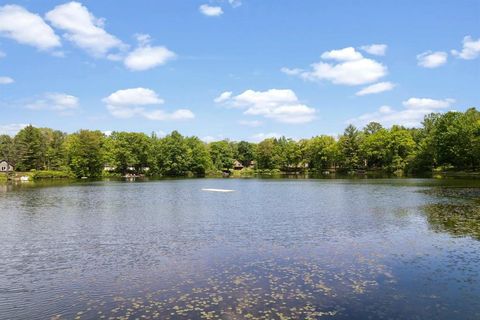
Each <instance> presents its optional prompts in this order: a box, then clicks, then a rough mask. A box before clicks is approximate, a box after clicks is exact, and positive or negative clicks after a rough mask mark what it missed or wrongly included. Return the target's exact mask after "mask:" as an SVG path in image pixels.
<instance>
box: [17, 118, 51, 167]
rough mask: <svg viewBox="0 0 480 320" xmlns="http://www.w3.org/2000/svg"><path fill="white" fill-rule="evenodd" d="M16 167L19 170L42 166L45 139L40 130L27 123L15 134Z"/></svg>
mask: <svg viewBox="0 0 480 320" xmlns="http://www.w3.org/2000/svg"><path fill="white" fill-rule="evenodd" d="M14 141H15V149H16V163H15V164H16V168H17V170H19V171H29V170H32V169H36V170H40V169H43V168H44V158H45V143H44V142H45V141H44V139H43V136H42V131H41V130H40V129H38V128H35V127H33V126H32V125H29V126H27V127H25V128H23V129H22V130H20V131H19V132H18V133H17V135H16V136H15V140H14Z"/></svg>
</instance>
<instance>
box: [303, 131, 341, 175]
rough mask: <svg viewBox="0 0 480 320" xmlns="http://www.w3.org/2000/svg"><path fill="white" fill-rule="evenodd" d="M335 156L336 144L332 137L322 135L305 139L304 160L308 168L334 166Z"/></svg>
mask: <svg viewBox="0 0 480 320" xmlns="http://www.w3.org/2000/svg"><path fill="white" fill-rule="evenodd" d="M337 157H338V146H337V142H336V141H335V139H334V138H333V137H330V136H326V135H322V136H317V137H313V138H311V139H309V140H307V141H306V144H305V160H306V161H307V162H308V167H309V168H310V169H315V170H323V169H329V168H332V167H335V165H336V161H337Z"/></svg>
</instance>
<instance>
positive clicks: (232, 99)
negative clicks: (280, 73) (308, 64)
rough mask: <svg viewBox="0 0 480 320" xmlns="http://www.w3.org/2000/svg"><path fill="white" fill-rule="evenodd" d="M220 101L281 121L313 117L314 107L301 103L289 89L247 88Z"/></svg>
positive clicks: (305, 120)
mask: <svg viewBox="0 0 480 320" xmlns="http://www.w3.org/2000/svg"><path fill="white" fill-rule="evenodd" d="M217 99H218V98H217ZM222 101H223V102H225V103H226V104H227V105H229V106H232V107H236V108H240V109H244V110H245V111H244V114H247V115H259V116H263V117H265V118H268V119H273V120H276V121H279V122H283V123H306V122H310V121H312V120H313V119H314V118H315V109H313V108H310V107H308V106H306V105H304V104H302V103H301V102H300V101H299V100H298V98H297V96H296V94H295V92H293V91H292V90H290V89H270V90H267V91H253V90H247V91H245V92H243V93H241V94H239V95H237V96H231V95H229V98H228V99H224V100H222Z"/></svg>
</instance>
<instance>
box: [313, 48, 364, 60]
mask: <svg viewBox="0 0 480 320" xmlns="http://www.w3.org/2000/svg"><path fill="white" fill-rule="evenodd" d="M321 58H322V59H324V60H337V61H355V60H360V59H362V58H363V56H362V54H361V53H360V52H358V51H356V50H355V49H354V48H352V47H348V48H343V49H339V50H332V51H326V52H324V53H322V55H321Z"/></svg>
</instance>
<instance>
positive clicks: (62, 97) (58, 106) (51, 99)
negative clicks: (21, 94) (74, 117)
mask: <svg viewBox="0 0 480 320" xmlns="http://www.w3.org/2000/svg"><path fill="white" fill-rule="evenodd" d="M78 106H79V99H78V98H77V97H75V96H72V95H69V94H66V93H58V92H54V93H46V94H44V95H43V97H42V98H40V99H38V100H36V101H34V102H32V103H29V104H27V105H26V107H27V108H28V109H32V110H51V111H59V112H61V113H67V112H69V111H72V110H74V109H77V108H78Z"/></svg>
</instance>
